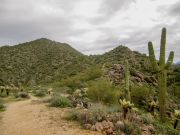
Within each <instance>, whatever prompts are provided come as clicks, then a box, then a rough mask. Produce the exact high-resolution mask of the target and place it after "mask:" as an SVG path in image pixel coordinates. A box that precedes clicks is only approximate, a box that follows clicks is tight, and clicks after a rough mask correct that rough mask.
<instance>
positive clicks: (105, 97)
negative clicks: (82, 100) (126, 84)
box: [87, 79, 120, 104]
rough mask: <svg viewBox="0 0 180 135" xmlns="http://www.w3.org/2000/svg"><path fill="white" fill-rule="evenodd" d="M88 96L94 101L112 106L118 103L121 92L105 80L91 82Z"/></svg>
mask: <svg viewBox="0 0 180 135" xmlns="http://www.w3.org/2000/svg"><path fill="white" fill-rule="evenodd" d="M87 95H88V98H90V99H91V100H92V101H95V102H103V103H107V104H112V103H117V101H118V98H119V96H120V90H119V89H118V88H117V87H115V86H113V85H112V84H111V83H110V82H109V81H108V80H105V79H103V80H97V81H93V82H91V83H90V84H89V88H88V91H87Z"/></svg>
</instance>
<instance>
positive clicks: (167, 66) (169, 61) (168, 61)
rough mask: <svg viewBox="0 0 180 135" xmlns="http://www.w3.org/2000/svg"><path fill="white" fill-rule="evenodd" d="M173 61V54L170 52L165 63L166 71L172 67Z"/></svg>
mask: <svg viewBox="0 0 180 135" xmlns="http://www.w3.org/2000/svg"><path fill="white" fill-rule="evenodd" d="M173 59H174V52H173V51H172V52H170V54H169V57H168V60H167V63H166V69H169V67H170V66H171V65H172V63H173Z"/></svg>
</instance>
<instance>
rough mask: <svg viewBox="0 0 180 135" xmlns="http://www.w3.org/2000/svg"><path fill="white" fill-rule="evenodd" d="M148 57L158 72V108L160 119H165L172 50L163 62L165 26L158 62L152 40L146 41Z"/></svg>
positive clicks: (172, 57) (172, 56)
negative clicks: (168, 72) (168, 71)
mask: <svg viewBox="0 0 180 135" xmlns="http://www.w3.org/2000/svg"><path fill="white" fill-rule="evenodd" d="M148 50H149V58H150V61H151V64H152V66H153V68H154V70H155V71H157V73H158V86H159V109H160V117H161V121H165V119H166V117H165V113H166V94H167V70H168V69H169V67H170V66H171V65H172V63H173V59H174V52H170V55H169V58H168V60H167V63H165V53H166V28H163V29H162V34H161V46H160V57H159V63H157V61H156V58H155V54H154V49H153V44H152V42H149V43H148Z"/></svg>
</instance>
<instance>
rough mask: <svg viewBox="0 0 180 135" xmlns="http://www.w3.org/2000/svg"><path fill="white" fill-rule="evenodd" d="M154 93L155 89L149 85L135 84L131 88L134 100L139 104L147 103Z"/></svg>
mask: <svg viewBox="0 0 180 135" xmlns="http://www.w3.org/2000/svg"><path fill="white" fill-rule="evenodd" d="M153 95H154V92H153V90H152V89H151V88H148V87H147V86H138V85H134V86H132V88H131V99H132V102H133V103H135V104H137V105H145V104H146V102H147V100H150V99H151V97H153Z"/></svg>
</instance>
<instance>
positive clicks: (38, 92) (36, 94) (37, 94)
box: [34, 90, 46, 97]
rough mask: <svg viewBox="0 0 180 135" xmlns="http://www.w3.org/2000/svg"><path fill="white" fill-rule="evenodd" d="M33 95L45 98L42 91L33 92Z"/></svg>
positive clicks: (44, 93)
mask: <svg viewBox="0 0 180 135" xmlns="http://www.w3.org/2000/svg"><path fill="white" fill-rule="evenodd" d="M34 95H35V96H36V97H44V96H46V92H45V91H43V90H38V91H36V92H35V94H34Z"/></svg>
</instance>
